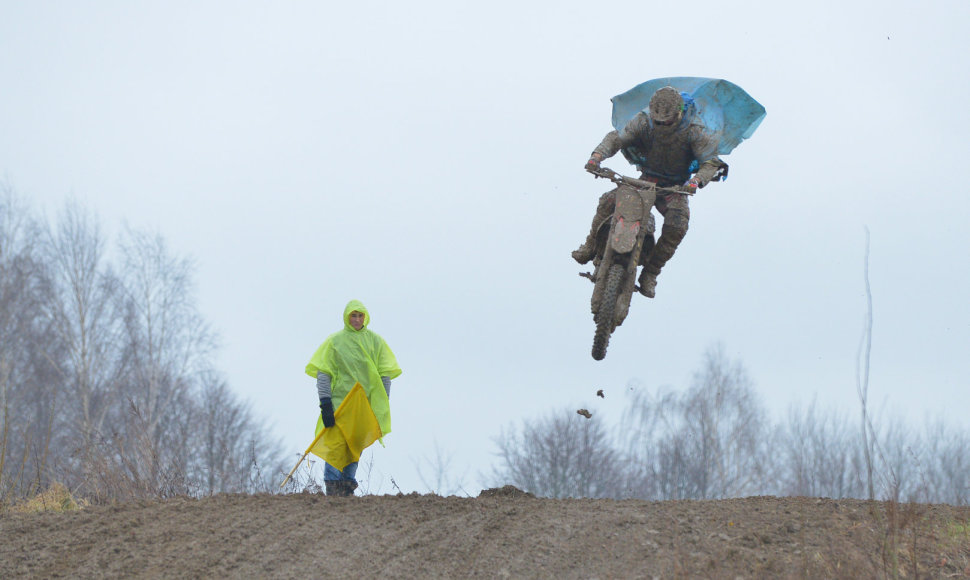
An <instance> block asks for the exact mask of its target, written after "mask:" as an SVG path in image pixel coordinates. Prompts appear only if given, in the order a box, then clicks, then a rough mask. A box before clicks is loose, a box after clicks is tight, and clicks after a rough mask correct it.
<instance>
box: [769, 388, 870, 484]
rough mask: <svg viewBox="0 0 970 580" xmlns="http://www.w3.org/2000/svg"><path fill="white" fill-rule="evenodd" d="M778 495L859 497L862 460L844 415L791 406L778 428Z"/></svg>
mask: <svg viewBox="0 0 970 580" xmlns="http://www.w3.org/2000/svg"><path fill="white" fill-rule="evenodd" d="M777 439H778V441H779V442H780V445H779V448H778V456H777V458H776V461H777V462H778V468H777V470H776V472H777V473H778V474H779V482H778V485H779V493H782V494H784V495H800V496H814V497H832V498H841V497H862V496H863V495H864V493H865V479H864V478H863V472H864V466H863V464H864V461H863V459H862V457H861V453H860V451H861V450H860V448H859V446H858V445H856V444H855V433H854V432H853V431H852V429H851V427H850V424H849V419H848V417H847V416H846V414H845V413H842V412H839V411H837V410H830V411H828V412H826V413H821V412H819V409H818V405H817V404H816V401H812V402H811V403H810V404H809V405H808V407H806V408H805V409H804V410H802V409H799V408H797V407H794V406H792V407H790V408H789V411H788V416H787V419H786V421H785V422H784V423H783V425H782V426H780V428H779V429H778V437H777Z"/></svg>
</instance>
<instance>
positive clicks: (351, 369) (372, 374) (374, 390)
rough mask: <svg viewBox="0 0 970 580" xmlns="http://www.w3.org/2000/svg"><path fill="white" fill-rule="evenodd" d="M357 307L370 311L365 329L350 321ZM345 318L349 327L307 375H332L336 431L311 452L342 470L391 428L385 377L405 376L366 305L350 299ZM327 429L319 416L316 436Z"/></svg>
mask: <svg viewBox="0 0 970 580" xmlns="http://www.w3.org/2000/svg"><path fill="white" fill-rule="evenodd" d="M355 310H356V311H358V312H362V313H363V314H364V325H363V327H361V329H360V330H356V329H354V327H353V326H351V324H350V313H351V312H353V311H355ZM343 322H344V328H343V330H339V331H337V332H335V333H333V334H331V335H330V336H328V337H327V339H326V340H325V341H323V344H321V345H320V347H319V348H318V349H317V351H316V352H315V353H314V354H313V356H312V357H311V358H310V362H309V363H308V364H307V366H306V374H308V375H310V376H311V377H313V378H314V379H316V378H317V373H318V372H320V371H323V372H325V373H327V374H328V375H330V389H331V393H332V396H333V406H334V407H335V408H336V409H337V412H336V413H334V417H335V420H336V425H335V426H334V427H331V428H330V429H328V430H327V431H330V432H332V433H329V432H328V433H324V434H323V436H322V437H320V438H319V440H318V442H317V443H316V444H315V445H314V446H313V448H312V449H311V450H310V451H311V452H312V453H314V454H315V455H317V456H319V457H321V458H323V459H324V460H325V461H326V462H327V463H329V464H330V465H332V466H334V467H336V468H337V469H343V468H344V467H345V466H346V465H347V464H348V463H353V462H354V461H357V460H358V459H359V458H360V452H361V451H363V450H364V449H365V448H366V447H367V446H369V445H370V444H371V443H373V442H374V441H375V440H378V439H380V438H381V437H383V436H384V435H387V434H388V433H390V432H391V407H390V403H389V402H388V399H387V393H386V392H385V391H384V385H383V383H382V382H381V377H388V378H389V379H395V378H397V377H398V376H400V374H401V368H400V367H399V366H398V364H397V358H396V357H395V356H394V352H393V351H391V348H390V347H389V346H388V345H387V343H386V342H385V341H384V339H383V338H381V337H380V335H378V334H377V333H375V332H372V331H371V330H368V328H367V326H368V325H369V324H370V314H369V313H368V312H367V309H366V308H365V307H364V305H363V303H361V302H360V301H359V300H351V301H350V302H348V303H347V306H346V308H344V316H343ZM358 383H359V385H360V387H359V388H358V389H356V390H355V386H356V385H357V384H358ZM345 399H346V400H345ZM375 423H376V425H375ZM375 426H376V428H377V432H376V434H375V431H374V427H375ZM321 429H323V421H322V419H321V418H320V417H319V415H318V416H317V428H316V431H315V434H319V433H320V430H321ZM340 463H343V465H340Z"/></svg>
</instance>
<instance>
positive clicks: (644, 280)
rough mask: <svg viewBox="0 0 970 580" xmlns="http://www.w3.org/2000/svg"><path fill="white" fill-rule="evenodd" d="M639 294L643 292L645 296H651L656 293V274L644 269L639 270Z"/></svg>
mask: <svg viewBox="0 0 970 580" xmlns="http://www.w3.org/2000/svg"><path fill="white" fill-rule="evenodd" d="M638 282H640V294H643V295H644V296H646V297H647V298H653V297H654V296H656V295H657V275H656V274H654V273H652V272H647V271H646V270H644V271H642V272H640V279H639V280H638Z"/></svg>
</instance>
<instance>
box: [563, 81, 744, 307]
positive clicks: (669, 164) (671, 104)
mask: <svg viewBox="0 0 970 580" xmlns="http://www.w3.org/2000/svg"><path fill="white" fill-rule="evenodd" d="M685 97H686V96H685V95H681V93H680V92H679V91H677V89H675V88H673V87H669V86H668V87H663V88H661V89H658V90H657V91H656V92H655V93H654V94H653V96H652V97H651V98H650V104H649V106H648V107H647V109H648V111H649V112H643V111H641V112H640V113H638V114H637V115H636V116H634V117H633V119H631V120H630V122H629V123H627V125H626V126H625V127H623V129H622V130H621V131H610V132H609V133H607V134H606V137H604V138H603V141H602V142H601V143H600V144H599V146H598V147H596V149H594V150H593V153H592V155H591V156H590V158H589V161H587V162H586V169H598V168H599V165H600V162H601V161H603V159H606V158H609V157H612V156H614V155H616V153H617V151H621V150H622V152H623V155H624V157H626V158H627V159H628V160H629V161H630V162H631V163H633V164H634V165H636V166H637V168H638V169H639V170H640V171H641V176H640V179H643V180H645V181H650V182H652V183H655V184H657V185H658V186H660V187H666V188H670V187H676V186H683V187H678V189H681V190H682V191H683V192H682V193H672V192H657V193H658V195H657V202H656V208H657V211H659V212H660V215H662V216H663V218H664V221H663V228H662V229H661V233H660V239H659V240H657V243H656V244H655V245H654V247H653V251H652V252H650V253H649V255H646V252H645V253H644V255H641V257H640V264H641V265H643V270H642V271H641V272H640V277H639V279H638V282H639V284H640V293H641V294H643V295H644V296H646V297H648V298H653V297H654V296H655V295H656V287H657V276H658V275H659V274H660V269H661V268H663V266H664V264H666V263H667V261H668V260H669V259H670V258H671V257H672V256H673V255H674V250H676V249H677V246H678V245H679V244H680V241H681V240H683V239H684V235H686V234H687V222H688V221H689V220H690V209H689V208H688V205H687V196H688V194H692V193H694V192H696V191H697V188H699V187H704V186H705V185H707V184H708V183H710V182H711V181H718V180H720V179H721V177H726V176H727V170H728V166H727V164H726V163H724V162H723V161H721V160H720V159H719V158H718V157H717V155H716V152H717V145H718V144H717V140H716V137H714V136H713V135H711V134H710V132H709V131H707V130H706V129H705V127H704V125H703V123H702V122H701V121H700V119H699V118H697V114H696V110H695V107H694V104H693V101H692V100H691V99H690V98H689V97H686V98H685ZM615 206H616V190H615V189H614V190H612V191H608V192H606V193H604V194H603V195H602V196H601V197H600V200H599V204H598V205H597V208H596V215H595V216H594V217H593V223H592V227H591V228H590V232H589V235H588V236H586V241H585V242H584V243H583V245H581V246H580V247H579V248H578V249H577V250H575V251H574V252H573V253H572V256H573V258H574V259H575V260H576V261H577V262H579V263H580V264H585V263H587V262H589V261H590V260H592V259H593V257H594V256H595V255H596V233H597V231H598V230H599V229H600V227H601V226H602V225H603V224H605V223H608V220H609V219H610V217H611V216H612V215H613V209H614V207H615ZM645 247H646V245H645Z"/></svg>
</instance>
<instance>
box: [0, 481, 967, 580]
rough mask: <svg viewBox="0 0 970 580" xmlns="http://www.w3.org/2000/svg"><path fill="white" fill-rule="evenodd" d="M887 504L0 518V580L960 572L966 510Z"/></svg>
mask: <svg viewBox="0 0 970 580" xmlns="http://www.w3.org/2000/svg"><path fill="white" fill-rule="evenodd" d="M898 508H899V509H898V510H896V512H895V513H897V515H898V517H897V518H896V520H895V521H896V522H897V523H896V525H895V526H892V525H889V524H890V522H891V521H893V520H892V519H891V515H892V514H893V513H894V511H893V506H892V505H891V504H886V503H873V504H869V503H867V502H863V501H857V500H839V501H835V500H827V499H816V498H774V497H755V498H746V499H736V500H721V501H668V502H646V501H639V500H624V501H614V500H591V499H576V500H573V499H569V500H554V499H537V498H534V497H531V496H530V495H528V494H524V493H522V492H521V491H519V490H516V489H515V488H511V487H506V488H500V489H494V490H486V491H485V492H483V493H482V495H481V496H479V497H477V498H458V497H439V496H434V495H418V494H411V495H398V496H364V497H351V498H330V497H325V496H323V495H316V494H297V495H286V496H272V495H261V496H242V495H226V496H215V497H210V498H204V499H200V500H192V499H173V500H167V501H152V502H138V503H131V504H124V505H117V506H98V507H88V508H86V509H84V510H82V511H79V512H67V513H40V514H19V513H11V512H6V513H2V514H0V578H15V577H25V576H26V577H55V578H56V577H67V576H69V577H166V578H182V577H188V578H198V577H209V578H223V577H229V578H256V577H263V578H269V577H272V578H298V577H325V576H331V575H334V574H337V575H340V576H347V575H350V576H355V577H361V578H373V577H392V578H402V577H407V578H426V577H446V578H466V577H489V578H492V577H498V578H533V577H537V578H553V577H555V578H604V579H605V578H731V579H734V578H881V577H893V575H894V570H895V573H897V576H898V577H903V578H914V577H916V576H917V574H918V577H920V578H925V577H929V578H963V577H970V529H968V522H970V508H966V507H963V508H957V507H952V506H938V505H937V506H927V505H919V506H898ZM894 529H895V530H898V533H897V534H896V535H895V536H893V535H892V534H891V533H889V532H890V531H891V530H894ZM914 541H915V545H914ZM913 554H915V556H916V563H915V568H914V562H913V558H912V555H913ZM894 566H895V567H896V568H895V569H894V568H893V567H894Z"/></svg>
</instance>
